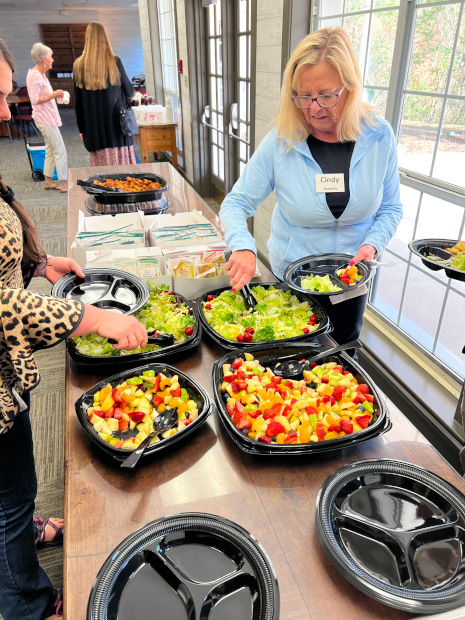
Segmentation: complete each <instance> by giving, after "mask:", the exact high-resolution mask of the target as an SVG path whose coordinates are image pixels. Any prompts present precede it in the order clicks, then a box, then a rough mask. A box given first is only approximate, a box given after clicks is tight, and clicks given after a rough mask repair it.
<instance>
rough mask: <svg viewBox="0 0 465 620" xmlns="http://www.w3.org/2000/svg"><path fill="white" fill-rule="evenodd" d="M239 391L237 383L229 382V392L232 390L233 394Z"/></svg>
mask: <svg viewBox="0 0 465 620" xmlns="http://www.w3.org/2000/svg"><path fill="white" fill-rule="evenodd" d="M239 391H240V390H239V387H238V385H237V383H236V382H235V381H233V382H232V383H231V392H232V393H233V394H237V393H238V392H239Z"/></svg>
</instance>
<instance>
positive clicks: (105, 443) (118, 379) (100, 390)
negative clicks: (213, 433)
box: [75, 364, 214, 461]
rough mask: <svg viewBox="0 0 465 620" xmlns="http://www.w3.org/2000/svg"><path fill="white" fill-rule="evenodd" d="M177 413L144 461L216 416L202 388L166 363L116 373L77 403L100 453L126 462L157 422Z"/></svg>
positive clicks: (153, 444)
mask: <svg viewBox="0 0 465 620" xmlns="http://www.w3.org/2000/svg"><path fill="white" fill-rule="evenodd" d="M166 408H170V409H176V410H177V414H178V415H177V417H178V421H177V423H176V425H175V426H174V427H173V428H172V429H170V430H168V431H166V432H165V433H163V434H162V435H161V436H159V435H156V436H155V437H154V439H153V440H152V442H151V443H150V445H149V446H148V448H147V449H146V450H145V452H144V453H143V455H142V457H141V458H145V457H148V456H150V455H151V454H154V453H155V452H159V451H160V450H163V449H165V448H166V447H169V446H171V445H173V444H174V443H176V442H177V441H179V440H181V439H183V438H185V437H187V436H188V435H190V434H191V433H192V432H194V431H195V430H196V429H198V428H199V426H201V425H202V424H204V422H205V421H206V420H207V418H208V416H209V415H210V414H211V413H212V412H213V409H214V404H213V401H212V400H211V398H210V397H209V396H208V394H207V392H206V391H205V390H204V389H203V387H202V386H201V385H200V384H198V383H197V382H196V381H194V380H193V379H192V378H191V377H189V375H187V374H185V373H183V372H181V371H180V370H177V369H176V368H174V367H173V366H168V365H166V364H149V365H146V366H141V367H139V368H132V369H129V370H126V371H124V372H120V373H118V374H115V375H113V376H111V377H109V378H108V379H104V380H103V381H100V382H99V383H97V384H96V385H94V386H93V387H91V388H89V389H88V390H87V391H86V392H85V393H84V394H83V395H82V396H81V397H80V398H79V399H78V400H77V401H76V403H75V409H76V414H77V416H78V419H79V422H80V423H81V424H82V427H83V428H84V430H85V432H86V433H87V435H88V436H89V437H90V439H91V440H92V441H93V442H94V443H95V444H96V445H97V446H99V448H101V450H102V451H103V452H105V453H107V454H109V455H110V456H112V457H113V458H114V459H116V460H121V461H123V460H124V459H125V458H126V457H127V456H128V455H129V454H130V452H131V451H132V450H134V449H136V448H137V447H138V446H139V445H140V443H141V442H142V441H143V440H144V439H145V438H146V437H147V436H148V435H149V433H150V432H151V430H152V428H153V425H152V423H153V420H154V419H155V418H156V417H157V415H158V414H160V413H162V412H163V411H164V410H165V409H166Z"/></svg>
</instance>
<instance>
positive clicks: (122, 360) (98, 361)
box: [66, 293, 202, 368]
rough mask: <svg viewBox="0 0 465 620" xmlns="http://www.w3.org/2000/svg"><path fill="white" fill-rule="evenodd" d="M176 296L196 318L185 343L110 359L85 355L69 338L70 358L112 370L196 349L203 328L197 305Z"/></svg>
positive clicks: (83, 363) (86, 364)
mask: <svg viewBox="0 0 465 620" xmlns="http://www.w3.org/2000/svg"><path fill="white" fill-rule="evenodd" d="M175 295H176V297H178V298H179V300H180V302H181V303H185V304H186V306H187V308H189V311H190V314H191V315H192V316H193V318H194V331H193V332H192V334H191V335H190V336H188V337H187V338H186V340H183V342H180V343H179V344H172V345H170V346H167V347H162V348H160V349H156V350H155V351H146V352H144V353H127V354H125V355H114V356H111V357H108V356H92V355H84V354H83V353H80V352H79V351H78V350H77V348H76V345H75V344H74V342H73V340H72V339H71V338H67V339H66V349H67V351H68V353H69V356H70V357H71V359H72V360H73V361H74V362H75V363H76V364H80V365H85V366H96V365H98V366H103V367H105V368H110V367H115V366H125V365H130V364H131V365H134V364H139V363H140V364H144V363H148V362H152V361H154V360H157V359H160V358H165V357H168V356H169V355H176V354H178V353H181V352H184V351H187V350H189V349H193V348H195V347H196V346H197V345H198V344H199V343H200V340H201V336H202V328H201V325H200V321H199V320H198V310H197V308H196V305H195V304H193V303H192V302H189V301H188V300H187V299H186V298H185V297H183V296H182V295H179V293H175Z"/></svg>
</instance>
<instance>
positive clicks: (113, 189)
mask: <svg viewBox="0 0 465 620" xmlns="http://www.w3.org/2000/svg"><path fill="white" fill-rule="evenodd" d="M76 184H77V185H80V186H81V187H88V188H89V189H92V190H93V191H95V192H97V194H113V193H115V192H117V193H119V194H121V193H123V194H124V193H125V192H124V189H119V187H103V186H102V185H94V183H88V182H87V181H81V179H78V180H77V181H76Z"/></svg>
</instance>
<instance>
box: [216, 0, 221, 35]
mask: <svg viewBox="0 0 465 620" xmlns="http://www.w3.org/2000/svg"><path fill="white" fill-rule="evenodd" d="M215 18H216V29H215V30H216V34H217V35H220V34H221V0H218V2H217V3H216V5H215Z"/></svg>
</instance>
